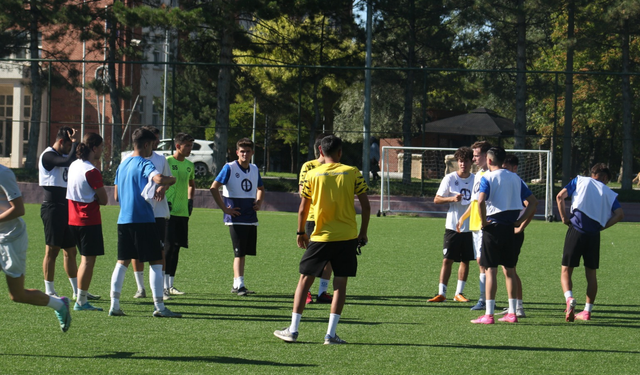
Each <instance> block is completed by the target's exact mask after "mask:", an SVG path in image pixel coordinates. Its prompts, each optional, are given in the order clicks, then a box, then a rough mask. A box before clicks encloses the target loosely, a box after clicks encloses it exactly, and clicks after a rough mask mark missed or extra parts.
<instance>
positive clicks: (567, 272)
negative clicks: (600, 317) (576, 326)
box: [560, 266, 576, 322]
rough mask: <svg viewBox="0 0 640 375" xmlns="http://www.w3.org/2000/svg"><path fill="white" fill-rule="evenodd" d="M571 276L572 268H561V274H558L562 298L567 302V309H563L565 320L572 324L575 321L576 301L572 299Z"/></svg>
mask: <svg viewBox="0 0 640 375" xmlns="http://www.w3.org/2000/svg"><path fill="white" fill-rule="evenodd" d="M572 275H573V267H568V266H562V272H561V273H560V282H561V284H562V291H563V292H564V298H565V300H566V302H567V308H566V309H565V313H566V315H565V320H566V321H567V322H573V321H574V319H575V309H576V300H575V299H574V298H573V281H572V280H571V276H572Z"/></svg>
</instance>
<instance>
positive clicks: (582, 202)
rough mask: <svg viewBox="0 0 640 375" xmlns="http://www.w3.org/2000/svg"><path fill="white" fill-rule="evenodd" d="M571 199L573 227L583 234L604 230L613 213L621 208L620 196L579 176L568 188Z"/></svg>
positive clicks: (591, 180)
mask: <svg viewBox="0 0 640 375" xmlns="http://www.w3.org/2000/svg"><path fill="white" fill-rule="evenodd" d="M564 188H565V189H567V195H568V196H570V197H571V216H570V217H569V220H570V221H571V225H573V227H574V228H575V229H576V230H577V231H579V232H582V233H597V232H600V231H601V230H602V228H604V226H605V225H606V224H607V221H609V219H610V218H611V215H612V213H613V211H615V210H617V209H618V208H620V202H618V194H616V193H614V192H613V190H611V189H610V188H609V187H608V186H607V185H605V184H603V183H602V182H600V181H598V180H596V179H593V178H591V177H583V176H578V177H576V178H574V179H573V180H571V182H569V184H567V186H565V187H564Z"/></svg>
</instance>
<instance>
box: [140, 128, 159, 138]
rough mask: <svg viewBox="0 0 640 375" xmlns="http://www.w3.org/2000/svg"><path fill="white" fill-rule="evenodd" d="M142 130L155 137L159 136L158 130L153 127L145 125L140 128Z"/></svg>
mask: <svg viewBox="0 0 640 375" xmlns="http://www.w3.org/2000/svg"><path fill="white" fill-rule="evenodd" d="M142 129H146V130H148V131H150V132H152V133H153V135H155V136H156V137H158V136H160V129H158V128H156V127H155V126H153V125H145V126H143V127H142Z"/></svg>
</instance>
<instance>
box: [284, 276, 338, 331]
mask: <svg viewBox="0 0 640 375" xmlns="http://www.w3.org/2000/svg"><path fill="white" fill-rule="evenodd" d="M315 279H316V278H315V276H311V275H300V279H299V280H298V286H296V291H295V294H294V295H293V312H292V313H291V324H290V325H289V327H287V328H285V329H283V330H277V331H275V332H273V334H274V335H275V336H276V337H277V338H279V339H282V340H284V341H287V342H296V340H297V339H298V327H299V326H300V320H301V319H302V312H303V311H304V307H305V306H306V300H307V293H308V292H309V288H311V285H312V284H313V282H314V280H315ZM334 301H335V298H334Z"/></svg>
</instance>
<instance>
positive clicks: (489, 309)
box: [485, 299, 496, 315]
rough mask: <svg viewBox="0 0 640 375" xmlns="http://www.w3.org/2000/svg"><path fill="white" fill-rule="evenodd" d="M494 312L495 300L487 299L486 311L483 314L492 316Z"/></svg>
mask: <svg viewBox="0 0 640 375" xmlns="http://www.w3.org/2000/svg"><path fill="white" fill-rule="evenodd" d="M495 310H496V300H495V299H488V300H487V309H486V312H485V314H486V315H493V313H494V312H495Z"/></svg>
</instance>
